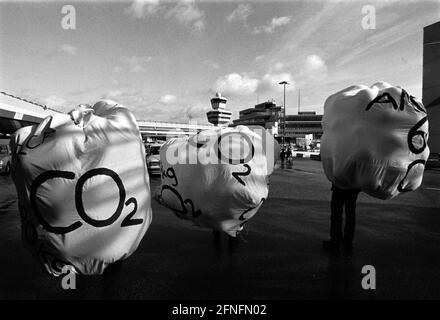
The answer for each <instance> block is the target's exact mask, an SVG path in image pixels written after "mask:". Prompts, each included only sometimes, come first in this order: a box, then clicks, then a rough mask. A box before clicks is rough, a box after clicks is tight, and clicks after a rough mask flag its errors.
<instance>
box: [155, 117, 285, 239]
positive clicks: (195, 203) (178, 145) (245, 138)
mask: <svg viewBox="0 0 440 320" xmlns="http://www.w3.org/2000/svg"><path fill="white" fill-rule="evenodd" d="M240 149H241V150H240ZM278 153H279V146H278V143H277V142H276V141H275V139H274V138H273V137H272V135H270V134H269V133H268V132H266V130H265V129H264V128H262V127H252V130H251V129H250V128H249V127H246V126H238V127H235V128H213V129H209V130H204V131H202V132H200V133H199V134H197V135H195V136H192V137H189V138H174V139H170V140H168V141H167V142H166V143H165V144H164V145H163V146H162V147H161V150H160V160H161V165H162V186H161V192H160V196H159V198H160V201H161V203H162V204H164V205H165V206H166V207H168V208H170V209H171V210H172V211H173V212H174V213H175V214H176V215H177V216H178V217H180V218H184V219H189V220H192V221H193V222H194V223H195V224H196V225H198V226H203V227H208V228H212V229H215V230H218V231H223V232H225V233H227V234H229V235H231V236H233V237H235V236H236V235H237V232H239V231H241V230H242V228H243V225H244V223H245V222H247V221H248V220H249V219H250V218H252V216H254V215H255V214H256V212H257V211H258V209H259V208H260V207H261V205H262V204H263V202H264V201H265V199H267V196H268V192H269V186H268V177H269V175H270V174H271V173H272V172H273V170H274V163H275V161H276V156H277V155H278ZM274 155H275V157H274Z"/></svg>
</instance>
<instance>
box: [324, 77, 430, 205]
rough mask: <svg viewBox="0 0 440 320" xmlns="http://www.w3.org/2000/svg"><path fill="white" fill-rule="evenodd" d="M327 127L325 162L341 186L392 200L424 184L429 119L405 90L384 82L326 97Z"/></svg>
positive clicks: (420, 106) (325, 121)
mask: <svg viewBox="0 0 440 320" xmlns="http://www.w3.org/2000/svg"><path fill="white" fill-rule="evenodd" d="M322 125H323V130H324V135H323V137H322V141H321V159H322V164H323V167H324V171H325V174H326V176H327V178H328V179H329V180H330V181H331V182H332V183H333V184H334V185H336V186H337V187H339V188H342V189H361V190H363V191H365V192H366V193H368V194H370V195H371V196H373V197H376V198H380V199H389V198H392V197H394V196H396V195H398V194H399V193H401V192H407V191H412V190H415V189H417V188H418V187H419V186H420V184H421V183H422V178H423V172H424V168H425V162H426V160H427V158H428V156H429V148H428V145H427V142H428V119H427V114H426V109H425V108H424V106H423V104H422V102H421V101H420V100H418V99H416V98H415V97H413V96H411V95H409V94H408V93H407V92H406V91H405V90H404V89H402V88H400V87H394V86H391V85H390V84H387V83H384V82H379V83H376V84H375V85H373V86H372V87H367V86H361V85H356V86H352V87H349V88H347V89H344V90H342V91H340V92H338V93H335V94H333V95H332V96H330V97H329V98H328V99H327V100H326V102H325V105H324V116H323V120H322Z"/></svg>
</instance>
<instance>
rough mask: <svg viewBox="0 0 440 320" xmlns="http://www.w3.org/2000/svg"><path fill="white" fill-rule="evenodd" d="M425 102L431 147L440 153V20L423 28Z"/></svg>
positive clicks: (434, 151) (433, 151) (433, 150)
mask: <svg viewBox="0 0 440 320" xmlns="http://www.w3.org/2000/svg"><path fill="white" fill-rule="evenodd" d="M423 104H424V105H425V107H426V109H427V111H428V120H429V140H428V144H429V148H430V149H431V152H432V153H440V21H439V22H436V23H434V24H431V25H429V26H427V27H425V28H424V29H423Z"/></svg>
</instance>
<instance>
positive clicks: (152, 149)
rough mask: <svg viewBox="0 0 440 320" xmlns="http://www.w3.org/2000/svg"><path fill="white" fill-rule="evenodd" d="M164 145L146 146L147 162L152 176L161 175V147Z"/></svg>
mask: <svg viewBox="0 0 440 320" xmlns="http://www.w3.org/2000/svg"><path fill="white" fill-rule="evenodd" d="M161 146H162V143H153V144H149V145H147V146H146V149H145V151H146V162H147V168H148V172H149V173H150V174H151V175H160V155H159V151H160V147H161Z"/></svg>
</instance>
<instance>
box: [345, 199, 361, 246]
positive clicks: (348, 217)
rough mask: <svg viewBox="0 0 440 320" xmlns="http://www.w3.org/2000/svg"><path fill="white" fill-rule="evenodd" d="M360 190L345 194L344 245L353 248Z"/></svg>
mask: <svg viewBox="0 0 440 320" xmlns="http://www.w3.org/2000/svg"><path fill="white" fill-rule="evenodd" d="M359 192H360V191H358V190H346V191H345V193H346V195H345V228H344V245H345V246H346V247H351V246H352V243H353V238H354V230H355V224H356V201H357V198H358V196H359Z"/></svg>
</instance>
